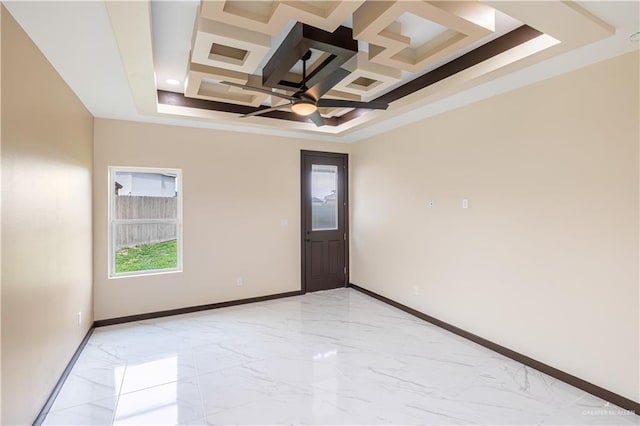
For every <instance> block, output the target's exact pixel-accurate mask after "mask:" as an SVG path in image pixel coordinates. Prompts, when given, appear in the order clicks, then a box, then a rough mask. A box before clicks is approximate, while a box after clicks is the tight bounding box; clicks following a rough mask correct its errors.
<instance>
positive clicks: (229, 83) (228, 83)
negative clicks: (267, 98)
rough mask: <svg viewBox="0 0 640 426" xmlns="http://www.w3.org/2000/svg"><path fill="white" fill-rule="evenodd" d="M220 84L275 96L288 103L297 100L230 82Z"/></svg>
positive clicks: (266, 90) (260, 88) (267, 90)
mask: <svg viewBox="0 0 640 426" xmlns="http://www.w3.org/2000/svg"><path fill="white" fill-rule="evenodd" d="M220 83H221V84H225V85H227V86H233V87H239V88H241V89H245V90H252V91H254V92H260V93H266V94H268V95H271V96H276V97H278V98H282V99H287V100H289V101H295V100H296V99H297V98H294V97H293V96H289V95H284V94H282V93H277V92H272V91H271V90H269V89H263V88H262V87H253V86H245V85H244V84H238V83H231V82H230V81H221V82H220Z"/></svg>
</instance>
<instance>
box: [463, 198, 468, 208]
mask: <svg viewBox="0 0 640 426" xmlns="http://www.w3.org/2000/svg"><path fill="white" fill-rule="evenodd" d="M462 208H463V209H468V208H469V200H467V199H466V198H465V199H464V200H462Z"/></svg>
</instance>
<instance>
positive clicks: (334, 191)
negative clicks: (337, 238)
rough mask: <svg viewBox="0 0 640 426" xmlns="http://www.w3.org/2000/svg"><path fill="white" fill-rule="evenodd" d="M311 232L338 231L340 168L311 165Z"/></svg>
mask: <svg viewBox="0 0 640 426" xmlns="http://www.w3.org/2000/svg"><path fill="white" fill-rule="evenodd" d="M311 226H312V227H311V230H312V231H328V230H336V229H338V166H329V165H318V164H313V165H311Z"/></svg>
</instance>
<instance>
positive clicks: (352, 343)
mask: <svg viewBox="0 0 640 426" xmlns="http://www.w3.org/2000/svg"><path fill="white" fill-rule="evenodd" d="M639 419H640V418H639V417H637V416H634V415H630V414H629V413H627V412H625V411H624V410H622V409H620V408H618V407H615V406H609V405H607V404H606V403H605V402H604V401H602V400H600V399H598V398H596V397H593V396H591V395H589V394H587V393H585V392H582V391H581V390H578V389H576V388H574V387H572V386H569V385H567V384H565V383H563V382H559V381H557V380H555V379H553V378H551V377H549V376H546V375H544V374H542V373H540V372H538V371H536V370H532V369H530V368H528V367H525V366H523V365H521V364H518V363H516V362H514V361H512V360H510V359H507V358H504V357H502V356H501V355H498V354H496V353H494V352H492V351H489V350H487V349H485V348H483V347H480V346H478V345H476V344H474V343H471V342H469V341H467V340H465V339H463V338H460V337H458V336H455V335H453V334H450V333H448V332H446V331H444V330H442V329H439V328H437V327H435V326H432V325H430V324H428V323H425V322H423V321H421V320H419V319H416V318H414V317H412V316H410V315H408V314H405V313H404V312H402V311H399V310H397V309H395V308H393V307H390V306H388V305H385V304H383V303H382V302H379V301H377V300H375V299H372V298H370V297H368V296H366V295H363V294H361V293H359V292H357V291H355V290H352V289H339V290H332V291H327V292H321V293H313V294H307V295H304V296H299V297H292V298H287V299H279V300H274V301H269V302H263V303H256V304H250V305H243V306H237V307H231V308H224V309H218V310H213V311H206V312H200V313H196V314H188V315H182V316H175V317H169V318H163V319H157V320H150V321H142V322H138V323H131V324H126V325H121V326H112V327H103V328H99V329H97V330H96V331H95V333H94V334H93V336H92V337H91V340H90V342H89V344H88V345H87V347H86V348H85V350H84V351H83V353H82V354H81V356H80V359H79V360H78V362H77V363H76V365H75V367H74V368H73V371H72V374H71V375H70V376H69V378H68V379H67V381H66V383H65V384H64V387H63V388H62V390H61V392H60V394H59V395H58V398H57V399H56V401H55V403H54V405H53V407H52V410H51V411H50V412H49V414H48V416H47V418H46V420H45V424H48V425H54V424H55V425H57V424H65V425H67V424H82V425H89V424H91V425H98V424H105V425H109V424H115V425H134V424H135V425H143V424H145V425H176V424H181V425H200V424H210V425H218V424H341V425H342V424H407V425H414V424H452V425H458V424H571V425H591V424H607V425H613V424H615V425H638V424H640V421H639Z"/></svg>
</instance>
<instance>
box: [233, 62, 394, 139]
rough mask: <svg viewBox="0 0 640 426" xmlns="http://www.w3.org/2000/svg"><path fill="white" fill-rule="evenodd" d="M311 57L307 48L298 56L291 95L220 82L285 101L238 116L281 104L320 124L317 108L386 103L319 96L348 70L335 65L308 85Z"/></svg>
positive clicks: (371, 106)
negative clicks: (298, 78)
mask: <svg viewBox="0 0 640 426" xmlns="http://www.w3.org/2000/svg"><path fill="white" fill-rule="evenodd" d="M310 58H311V51H310V50H309V51H307V53H305V54H304V55H303V56H302V58H301V60H302V82H301V83H300V87H299V88H298V90H297V91H296V92H295V93H294V94H293V95H285V94H281V93H276V92H272V91H271V90H269V89H265V88H262V87H253V86H246V85H243V84H237V83H231V82H229V81H222V82H221V83H222V84H225V85H227V86H233V87H239V88H241V89H245V90H251V91H254V92H260V93H267V94H269V95H271V96H276V97H278V98H282V99H286V100H288V101H289V102H288V103H286V104H282V105H278V106H276V107H272V108H263V109H260V110H258V111H254V112H252V113H249V114H245V115H242V116H241V117H252V116H256V115H261V114H264V113H267V112H270V111H277V110H280V109H284V108H290V109H291V111H293V112H294V113H296V114H298V115H302V116H308V117H309V118H310V119H311V121H313V122H314V123H315V125H316V126H318V127H320V126H324V124H325V123H324V119H323V118H322V116H321V115H320V112H319V111H318V108H363V109H387V108H388V107H389V104H387V103H384V102H359V101H349V100H344V99H322V98H321V97H322V95H324V94H325V93H326V92H328V91H329V90H331V88H332V87H333V86H335V85H336V84H338V83H339V82H340V81H341V80H342V79H344V78H345V77H346V76H347V75H348V74H349V71H346V70H344V69H342V68H338V70H337V71H336V72H334V73H333V74H331V75H329V76H328V77H327V78H326V79H324V80H323V81H321V82H320V83H318V84H317V85H316V86H314V87H312V88H311V89H309V88H308V87H307V85H306V83H307V61H308V60H309V59H310Z"/></svg>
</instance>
